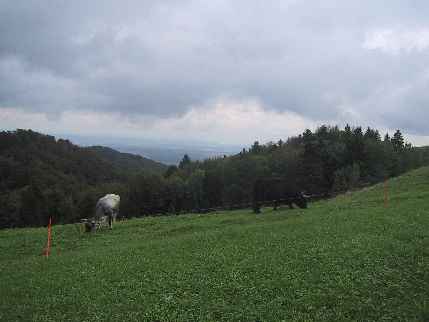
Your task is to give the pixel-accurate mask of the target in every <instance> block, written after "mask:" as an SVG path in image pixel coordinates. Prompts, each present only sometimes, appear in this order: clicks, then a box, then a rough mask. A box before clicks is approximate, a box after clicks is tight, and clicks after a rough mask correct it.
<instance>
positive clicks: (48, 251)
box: [45, 217, 52, 258]
mask: <svg viewBox="0 0 429 322" xmlns="http://www.w3.org/2000/svg"><path fill="white" fill-rule="evenodd" d="M51 231H52V217H49V224H48V241H47V244H46V248H45V257H46V258H48V257H49V253H50V251H51Z"/></svg>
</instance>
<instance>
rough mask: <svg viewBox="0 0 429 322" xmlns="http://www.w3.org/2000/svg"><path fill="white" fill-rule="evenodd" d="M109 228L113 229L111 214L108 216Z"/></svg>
mask: <svg viewBox="0 0 429 322" xmlns="http://www.w3.org/2000/svg"><path fill="white" fill-rule="evenodd" d="M109 228H110V229H112V228H113V216H112V215H111V214H109Z"/></svg>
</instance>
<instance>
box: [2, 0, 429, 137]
mask: <svg viewBox="0 0 429 322" xmlns="http://www.w3.org/2000/svg"><path fill="white" fill-rule="evenodd" d="M428 14H429V3H428V2H427V1H414V2H412V3H407V4H406V3H405V2H403V1H399V0H393V1H389V4H388V6H387V5H386V2H385V1H369V0H368V1H334V0H328V1H298V0H296V1H271V2H267V1H255V2H251V3H250V2H248V1H243V0H241V1H162V2H161V1H121V2H120V3H119V2H117V1H43V2H40V1H22V2H17V1H11V0H10V1H0V39H1V41H0V82H1V84H2V85H1V86H0V106H8V107H18V108H22V109H25V110H28V111H38V112H44V113H47V114H55V113H59V112H61V111H62V110H73V109H81V110H96V111H100V112H108V111H117V110H120V111H121V112H122V113H124V114H129V115H132V114H143V115H158V116H162V117H164V116H171V115H180V114H182V113H184V112H186V111H187V110H188V109H189V108H190V107H191V106H204V104H205V103H206V102H207V101H211V100H215V99H216V98H217V97H232V98H235V99H240V98H243V99H247V98H256V99H258V100H259V101H260V102H262V103H263V105H264V106H265V108H267V109H274V110H279V111H282V110H290V111H293V112H296V113H299V114H300V115H302V116H304V117H307V118H309V119H312V120H316V121H317V120H334V121H335V120H337V119H340V118H341V115H344V113H345V112H344V111H346V110H354V111H355V112H356V113H357V114H358V115H359V116H360V119H362V120H363V121H365V120H367V121H371V122H372V121H374V120H376V121H377V124H378V125H379V126H383V127H402V128H404V129H405V130H408V131H410V132H413V133H417V134H429V131H428V130H427V129H426V127H425V126H424V124H423V123H422V121H421V120H422V119H424V118H428V117H429V109H428V108H427V105H425V104H426V103H427V102H428V101H429V93H428V92H427V91H425V90H424V89H425V88H427V86H426V85H428V84H427V81H425V73H427V70H428V66H429V65H428V64H429V55H427V53H428V50H427V51H425V52H421V53H419V54H414V53H407V54H400V55H399V56H394V55H389V54H388V53H385V52H381V51H377V50H368V49H365V48H363V43H364V41H365V37H366V35H367V34H368V33H370V32H372V31H374V30H377V29H380V28H381V29H382V28H391V29H393V30H394V29H395V28H409V29H410V30H413V29H416V28H417V29H418V28H427V27H428V26H429V24H428V22H427V16H428ZM404 84H405V85H404ZM404 86H407V87H408V90H407V91H403V88H404ZM407 110H412V111H413V114H410V113H409V114H407V112H405V111H407ZM412 115H415V116H416V118H414V117H413V116H412ZM417 117H418V119H417Z"/></svg>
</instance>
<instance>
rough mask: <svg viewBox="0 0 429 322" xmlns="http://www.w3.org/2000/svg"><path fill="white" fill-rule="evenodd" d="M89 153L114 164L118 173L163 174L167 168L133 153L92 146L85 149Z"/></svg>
mask: <svg viewBox="0 0 429 322" xmlns="http://www.w3.org/2000/svg"><path fill="white" fill-rule="evenodd" d="M84 149H85V150H87V151H92V152H95V153H96V154H97V155H98V156H99V157H101V158H102V159H103V160H104V161H106V162H108V163H110V164H112V165H113V166H114V167H115V168H117V169H118V171H121V170H122V171H125V172H127V173H133V174H135V173H139V172H146V173H147V172H151V173H158V174H161V173H163V172H164V171H165V170H166V169H167V166H166V165H165V164H162V163H160V162H156V161H153V160H150V159H147V158H144V157H142V156H140V155H135V154H131V153H122V152H118V151H116V150H114V149H111V148H108V147H105V146H90V147H86V148H84Z"/></svg>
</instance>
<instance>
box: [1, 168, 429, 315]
mask: <svg viewBox="0 0 429 322" xmlns="http://www.w3.org/2000/svg"><path fill="white" fill-rule="evenodd" d="M388 191H389V202H388V207H387V208H385V207H384V188H383V185H382V184H381V185H376V186H373V187H370V188H367V189H365V190H362V191H358V192H355V193H350V194H346V195H341V196H339V197H337V198H336V199H333V200H329V201H320V202H316V203H312V204H311V205H310V207H309V209H306V210H301V209H295V210H289V209H286V208H282V209H281V210H279V211H276V212H274V211H272V210H271V209H264V211H263V214H262V215H255V214H253V213H251V211H250V210H240V211H231V212H221V213H218V214H213V215H183V216H177V217H161V218H144V219H135V220H129V221H124V222H120V223H118V224H117V225H116V227H115V228H114V230H112V231H109V230H104V231H100V232H98V233H97V234H95V235H88V234H81V233H79V232H78V230H76V227H75V226H73V225H64V226H54V228H53V238H54V244H53V250H52V255H51V256H50V258H49V259H46V258H44V257H42V256H41V252H42V249H43V247H44V244H45V239H46V229H15V230H3V231H0V239H1V240H2V243H0V271H1V276H2V287H1V288H0V320H4V321H18V320H33V321H42V320H43V321H48V320H49V321H60V320H67V321H83V320H90V321H95V320H97V321H128V320H133V321H154V320H157V321H281V320H285V321H427V320H428V319H429V303H428V299H429V270H428V267H429V252H428V249H429V168H421V169H418V170H416V171H412V172H410V173H407V174H405V175H403V176H401V177H398V178H395V179H393V180H390V181H389V183H388ZM95 250H96V251H95Z"/></svg>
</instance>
